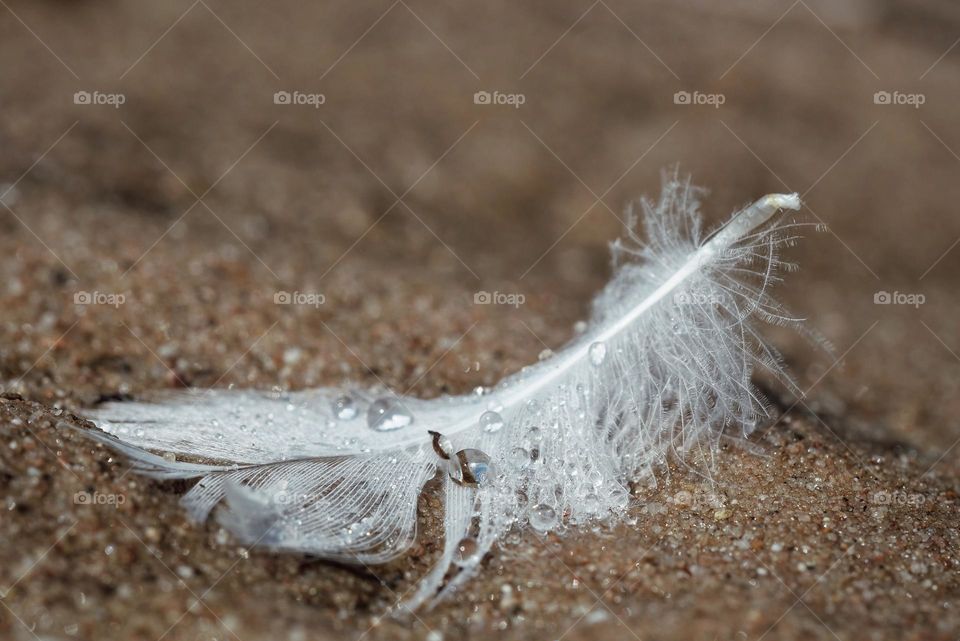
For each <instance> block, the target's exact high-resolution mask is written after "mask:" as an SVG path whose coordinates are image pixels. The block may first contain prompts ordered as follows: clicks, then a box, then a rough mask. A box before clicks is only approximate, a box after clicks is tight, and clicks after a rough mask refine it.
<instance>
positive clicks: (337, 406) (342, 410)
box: [333, 394, 357, 421]
mask: <svg viewBox="0 0 960 641" xmlns="http://www.w3.org/2000/svg"><path fill="white" fill-rule="evenodd" d="M333 413H334V414H336V415H337V418H339V419H340V420H341V421H349V420H350V419H352V418H354V417H355V416H356V415H357V403H356V401H354V400H353V397H352V396H348V395H346V394H344V395H343V396H338V397H337V400H335V401H334V402H333Z"/></svg>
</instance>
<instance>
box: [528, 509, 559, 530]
mask: <svg viewBox="0 0 960 641" xmlns="http://www.w3.org/2000/svg"><path fill="white" fill-rule="evenodd" d="M527 518H528V519H529V521H530V527H532V528H533V529H534V530H536V531H537V532H549V531H550V530H552V529H553V528H555V527H557V524H559V523H560V518H559V516H558V515H557V509H556V508H555V507H554V506H552V505H549V504H547V503H537V504H536V505H533V506H531V507H530V512H529V513H528V514H527Z"/></svg>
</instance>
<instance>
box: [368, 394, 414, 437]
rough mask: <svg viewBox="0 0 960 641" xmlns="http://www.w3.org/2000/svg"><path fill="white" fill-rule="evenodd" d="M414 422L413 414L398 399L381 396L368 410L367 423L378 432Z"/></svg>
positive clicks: (395, 428)
mask: <svg viewBox="0 0 960 641" xmlns="http://www.w3.org/2000/svg"><path fill="white" fill-rule="evenodd" d="M411 423H413V414H411V413H410V412H409V411H408V410H407V409H406V408H405V407H404V406H403V405H402V404H401V403H400V402H399V401H398V400H396V399H393V398H380V399H377V400H376V401H374V402H373V404H371V405H370V409H369V410H367V425H368V426H369V427H370V428H371V429H374V430H376V431H378V432H390V431H393V430H398V429H400V428H402V427H406V426H407V425H410V424H411Z"/></svg>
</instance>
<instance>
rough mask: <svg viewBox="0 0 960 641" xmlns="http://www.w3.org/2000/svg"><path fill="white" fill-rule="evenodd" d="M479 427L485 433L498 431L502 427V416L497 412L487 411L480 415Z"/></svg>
mask: <svg viewBox="0 0 960 641" xmlns="http://www.w3.org/2000/svg"><path fill="white" fill-rule="evenodd" d="M479 422H480V427H481V428H482V429H483V431H484V432H486V433H487V434H493V433H495V432H499V431H500V429H501V428H502V427H503V417H502V416H500V414H499V413H497V412H492V411H487V412H484V413H483V414H481V415H480V421H479Z"/></svg>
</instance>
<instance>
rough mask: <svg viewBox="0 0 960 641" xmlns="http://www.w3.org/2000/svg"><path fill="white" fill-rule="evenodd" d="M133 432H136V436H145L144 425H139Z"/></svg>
mask: <svg viewBox="0 0 960 641" xmlns="http://www.w3.org/2000/svg"><path fill="white" fill-rule="evenodd" d="M133 434H134V436H136V437H137V438H143V435H144V431H143V428H142V427H138V428H137V429H136V430H134V432H133Z"/></svg>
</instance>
